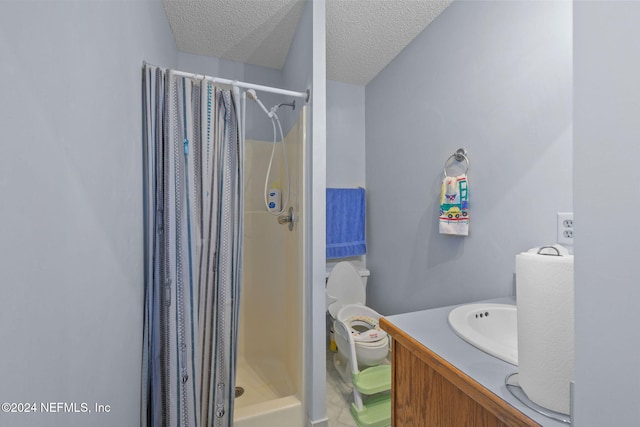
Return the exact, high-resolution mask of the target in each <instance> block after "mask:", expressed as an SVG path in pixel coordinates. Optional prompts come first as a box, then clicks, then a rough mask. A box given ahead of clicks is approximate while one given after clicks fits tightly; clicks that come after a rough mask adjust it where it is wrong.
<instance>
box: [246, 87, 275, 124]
mask: <svg viewBox="0 0 640 427" xmlns="http://www.w3.org/2000/svg"><path fill="white" fill-rule="evenodd" d="M247 96H248V97H249V99H251V100H252V101H256V103H257V104H258V105H259V106H260V108H262V111H264V113H265V114H266V115H267V116H269V118H272V117H273V114H274V113H273V112H272V111H269V110H267V107H265V106H264V104H263V103H262V101H260V100H259V99H258V95H257V94H256V91H255V90H253V89H249V90H247Z"/></svg>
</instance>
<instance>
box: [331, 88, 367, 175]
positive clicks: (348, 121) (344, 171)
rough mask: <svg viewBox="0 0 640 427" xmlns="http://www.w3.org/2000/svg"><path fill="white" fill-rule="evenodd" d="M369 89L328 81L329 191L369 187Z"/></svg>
mask: <svg viewBox="0 0 640 427" xmlns="http://www.w3.org/2000/svg"><path fill="white" fill-rule="evenodd" d="M364 100H365V87H364V86H358V85H353V84H349V83H343V82H338V81H335V80H328V81H327V187H366V165H365V152H366V150H365V102H364Z"/></svg>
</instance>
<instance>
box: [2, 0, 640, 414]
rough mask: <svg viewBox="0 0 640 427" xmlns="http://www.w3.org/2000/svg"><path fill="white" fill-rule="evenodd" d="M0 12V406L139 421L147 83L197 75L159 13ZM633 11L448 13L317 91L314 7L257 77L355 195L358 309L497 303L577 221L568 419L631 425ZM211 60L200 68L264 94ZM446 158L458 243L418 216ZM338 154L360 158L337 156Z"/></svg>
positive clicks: (320, 256)
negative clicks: (463, 213) (458, 202)
mask: <svg viewBox="0 0 640 427" xmlns="http://www.w3.org/2000/svg"><path fill="white" fill-rule="evenodd" d="M327 1H328V2H331V0H327ZM545 5H546V6H545ZM0 12H1V13H0V28H2V37H1V38H0V52H1V53H2V58H3V61H2V66H1V67H0V69H1V70H2V77H3V79H2V82H3V83H2V94H3V95H2V101H0V106H1V107H0V108H1V109H2V110H1V112H2V115H1V117H2V118H3V119H2V123H3V126H2V129H3V131H4V136H3V143H2V144H0V147H1V149H0V150H1V151H0V153H1V155H0V188H1V189H2V191H1V192H0V194H2V196H3V202H2V204H1V206H2V207H1V208H0V218H1V219H2V221H1V223H2V229H1V230H2V231H1V233H0V235H1V236H2V239H0V241H1V242H2V243H1V246H0V248H1V249H0V253H1V254H2V255H3V256H2V259H3V261H2V264H1V265H2V270H3V279H2V285H3V286H2V294H1V298H0V301H1V302H0V324H1V325H2V326H1V327H0V338H1V340H2V341H1V342H2V348H3V350H4V351H3V352H2V361H3V362H4V363H2V364H0V365H1V366H2V368H1V369H2V370H1V371H0V372H1V376H2V378H3V381H2V385H1V386H0V399H1V400H2V401H3V402H4V401H7V402H11V401H12V400H16V399H18V398H19V399H20V400H26V401H28V402H30V401H36V402H41V401H52V400H55V401H57V402H58V401H59V402H83V401H88V402H92V403H94V402H95V403H99V404H103V405H109V407H110V412H109V413H103V414H95V415H96V416H95V417H92V419H91V425H94V426H102V425H104V426H112V425H122V426H135V425H138V419H139V411H140V403H139V402H140V381H139V380H140V342H141V336H140V334H141V332H140V331H137V330H136V328H137V327H138V325H139V324H140V319H141V316H142V314H141V307H142V296H141V289H140V283H141V281H142V274H143V273H142V252H141V247H142V243H141V240H142V230H141V227H142V221H141V217H142V205H141V203H140V200H141V198H142V183H141V177H140V174H141V173H140V164H141V161H142V160H141V156H142V154H141V148H140V138H141V124H140V67H141V66H142V61H143V60H147V61H149V62H152V63H154V64H159V65H162V66H165V67H172V68H176V69H187V70H188V71H198V72H200V71H199V70H193V69H189V68H190V65H189V63H188V61H189V59H188V58H189V56H190V55H189V54H185V53H183V52H179V50H178V48H177V47H176V45H175V41H174V39H173V35H172V33H171V30H170V28H169V25H168V23H167V18H166V16H165V13H164V10H163V7H162V3H161V2H160V1H130V2H57V1H53V2H41V3H35V2H18V1H3V2H0ZM534 12H535V13H534ZM556 12H557V13H556ZM547 13H548V15H547ZM639 17H640V5H639V4H637V3H634V2H616V1H614V2H580V1H578V2H564V1H563V2H534V1H531V2H492V1H454V3H453V4H452V5H451V6H449V7H448V8H447V9H446V10H445V11H444V12H443V13H442V14H441V15H440V16H439V17H438V18H436V20H434V21H433V22H432V23H431V24H430V25H429V26H428V27H427V29H426V30H425V32H423V33H422V34H421V35H420V36H419V37H418V39H417V40H416V42H415V43H413V44H412V45H410V46H409V47H408V48H407V49H406V50H405V51H404V52H403V53H402V54H401V55H400V56H398V57H397V58H396V59H395V60H394V61H393V62H392V63H391V64H390V65H389V66H388V67H387V68H386V69H385V70H383V72H382V73H380V74H379V75H378V76H377V77H376V78H375V79H373V80H372V81H371V82H368V84H366V85H364V84H353V83H344V82H338V81H336V80H331V76H329V75H326V76H325V61H326V58H325V53H324V50H323V49H324V46H325V36H326V39H327V40H328V39H329V37H330V35H329V34H328V32H329V31H330V29H329V28H328V27H327V26H326V25H325V21H326V19H327V16H326V14H325V11H324V2H323V1H318V0H316V1H314V2H308V3H307V4H305V8H304V10H303V13H302V19H303V22H304V25H302V26H300V27H299V31H300V32H299V34H297V35H296V37H295V38H294V47H295V45H296V43H299V44H304V45H305V46H306V47H308V49H300V50H296V52H298V53H297V57H295V58H293V59H295V63H293V62H292V63H291V67H292V68H291V69H286V70H285V71H286V72H283V73H282V75H279V76H275V77H273V79H276V80H277V79H280V81H279V82H278V83H279V84H278V85H281V86H282V87H290V88H293V89H295V90H303V89H304V88H306V87H307V86H312V90H313V96H312V102H311V105H310V110H311V117H310V120H311V123H310V133H311V139H312V141H313V144H312V145H313V152H312V157H313V158H314V159H315V160H314V162H315V161H317V162H319V163H314V164H315V165H316V167H314V168H313V171H312V174H313V175H312V176H311V180H312V185H313V192H312V195H313V198H314V202H315V203H316V204H317V206H321V203H322V201H323V197H324V196H323V194H324V188H325V187H326V186H329V187H330V186H336V187H339V186H340V187H341V186H357V185H363V186H365V187H366V188H367V194H368V203H369V211H368V214H369V216H368V221H369V224H368V245H369V248H368V249H369V251H368V254H367V256H366V263H367V267H368V268H369V269H370V270H371V277H370V282H369V285H368V286H369V288H368V289H369V294H368V298H369V300H368V305H370V306H372V307H374V308H375V309H377V310H378V311H380V312H381V313H383V314H394V313H400V312H408V311H415V310H422V309H426V308H431V307H437V306H444V305H450V304H457V303H464V302H469V301H476V300H481V299H486V298H491V297H495V296H501V295H509V294H512V293H513V272H514V269H513V262H514V259H513V257H514V255H515V254H516V253H517V252H520V251H522V250H525V249H528V248H530V247H533V246H536V245H539V244H541V243H547V242H553V241H555V233H556V229H555V216H556V213H557V212H562V211H573V212H574V213H575V219H576V230H577V233H576V234H577V235H576V243H575V247H574V250H575V254H576V257H577V258H576V264H575V281H576V282H575V283H576V286H575V288H576V293H575V300H576V307H575V313H576V317H575V325H576V371H575V379H576V388H575V392H576V394H575V414H576V419H575V423H576V424H577V425H580V426H601V425H620V426H626V425H629V426H630V425H635V423H636V420H637V418H638V416H639V414H638V411H637V409H636V408H637V404H636V402H638V401H639V400H640V388H639V387H638V386H637V383H638V382H637V381H635V380H633V378H635V377H636V376H637V375H638V368H637V367H636V363H635V362H636V361H637V360H639V359H640V345H639V344H638V343H639V342H640V336H638V334H639V333H638V328H637V327H635V322H634V321H635V316H634V314H635V310H634V309H635V305H636V304H635V303H636V301H639V300H640V289H639V288H638V287H637V286H634V283H633V281H632V278H633V277H634V276H635V275H634V271H632V268H633V267H632V266H633V265H634V261H635V260H636V259H638V256H639V255H640V253H639V252H640V250H639V249H637V244H636V242H637V237H636V233H634V231H633V230H634V226H633V220H632V217H630V215H629V214H631V213H633V212H634V211H635V207H636V206H638V204H640V202H639V201H638V198H637V197H634V195H635V190H633V189H626V186H628V185H631V183H633V182H634V179H636V180H637V179H638V178H639V177H638V172H637V164H636V160H637V159H638V158H640V146H639V145H638V144H637V143H635V141H633V138H634V137H636V136H638V134H639V133H640V125H639V124H638V121H637V119H636V117H638V115H639V113H640V111H638V109H640V105H638V103H637V101H636V99H637V97H638V95H640V94H639V93H638V92H640V87H639V86H638V84H637V76H638V75H640V73H639V71H640V70H639V68H640V61H638V60H637V59H636V58H638V57H640V56H639V55H638V53H639V52H637V50H638V47H637V46H636V44H635V43H634V42H633V41H634V40H635V39H636V38H637V37H638V36H640V34H639V33H640V30H639V29H638V28H637V25H636V22H637V20H638V18H639ZM534 18H535V19H537V20H535V19H534ZM558 21H561V22H560V23H559V22H558ZM507 36H511V37H512V38H509V37H507ZM520 36H521V37H520ZM546 37H549V39H547V38H546ZM553 40H556V41H557V40H560V41H561V43H551V41H553ZM521 42H525V43H528V44H527V49H528V50H527V51H526V54H524V55H522V54H519V53H518V49H519V43H521ZM540 46H546V47H550V49H549V50H543V49H538V47H540ZM412 52H414V55H411V53H412ZM520 53H521V52H520ZM211 62H212V65H211V67H210V68H208V69H207V70H206V72H207V73H208V74H218V73H219V74H220V75H221V76H224V75H225V74H227V73H228V74H234V75H242V76H243V78H244V79H246V80H249V81H250V80H257V79H266V80H269V78H270V77H268V76H265V75H256V74H255V73H256V69H255V68H254V67H251V66H249V65H245V64H241V63H233V62H227V61H222V60H220V61H215V60H212V61H211ZM215 67H217V68H215ZM243 73H244V74H243ZM252 73H253V74H252ZM396 73H397V74H396ZM274 84H275V83H274ZM325 115H326V127H325V126H323V125H324V123H325V122H324V120H325ZM347 117H348V120H347ZM392 132H393V133H392ZM458 147H465V148H466V149H467V150H468V152H469V158H470V161H471V169H470V171H469V177H470V186H471V191H472V196H471V197H472V199H471V203H472V209H473V211H472V212H473V214H474V217H473V221H472V225H471V227H472V228H471V235H470V236H469V237H468V238H463V239H457V238H453V239H448V238H444V237H440V236H437V231H436V226H435V222H434V215H435V214H434V212H435V210H436V208H437V205H436V203H437V202H436V200H437V194H438V191H439V182H438V181H439V180H440V179H441V171H442V164H443V162H444V160H445V159H446V158H447V157H448V156H449V155H450V154H451V153H452V152H453V151H455V150H456V149H457V148H458ZM353 153H355V154H353ZM351 156H353V157H355V158H357V159H360V160H358V161H356V162H355V163H350V164H348V165H345V164H343V163H341V159H344V158H346V157H351ZM325 157H326V168H325V165H324V162H323V159H325ZM362 159H366V160H362ZM625 203H629V205H625ZM609 206H610V207H611V208H612V211H613V212H612V215H609V216H607V214H608V212H607V211H606V210H605V209H604V207H609ZM322 220H323V209H322V208H318V211H317V212H316V215H315V216H314V217H313V221H314V223H313V227H312V230H313V237H314V241H315V243H314V246H312V247H311V248H310V249H311V254H310V256H311V260H310V263H308V264H307V265H306V266H305V268H306V272H307V273H306V274H307V275H308V276H309V277H311V281H310V283H308V285H307V286H308V290H309V291H310V292H309V293H308V294H307V298H308V299H306V300H305V311H306V315H307V319H309V323H308V324H307V325H305V326H306V328H307V329H306V330H307V331H308V332H309V333H308V334H307V335H306V336H307V341H306V342H305V348H306V353H307V354H308V360H306V361H305V366H306V369H305V374H306V376H307V378H308V381H307V382H306V384H305V401H306V402H307V411H306V415H307V419H308V421H307V424H308V425H323V422H324V419H325V416H326V409H325V407H326V402H325V401H324V400H325V399H324V381H325V380H324V369H325V362H324V346H325V341H324V307H323V305H324V294H323V283H324V270H325V266H324V251H323V250H322V249H323V248H322V245H321V244H320V243H319V242H321V241H322V240H323V239H324V225H323V223H322V222H323V221H322ZM316 245H317V246H316ZM132 330H136V332H135V333H132V332H131V331H132ZM612 366H618V367H619V368H618V369H616V370H613V369H612V368H611V367H612ZM623 367H624V368H623ZM14 415H15V416H14ZM31 415H34V417H33V418H29V417H27V416H26V415H25V414H19V415H16V414H0V424H2V425H4V424H5V420H6V419H7V418H5V417H11V418H8V419H10V422H9V421H7V423H9V424H7V425H12V426H23V425H34V424H33V422H35V421H34V420H36V419H39V420H40V424H41V425H50V426H58V425H60V426H62V425H65V426H67V425H87V419H86V418H85V419H83V418H82V415H81V414H73V415H70V414H66V415H65V414H46V415H42V414H31ZM36 417H40V418H36Z"/></svg>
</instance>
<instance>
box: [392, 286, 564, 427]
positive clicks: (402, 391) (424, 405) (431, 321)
mask: <svg viewBox="0 0 640 427" xmlns="http://www.w3.org/2000/svg"><path fill="white" fill-rule="evenodd" d="M485 302H487V303H497V304H515V299H514V298H513V297H507V298H498V299H493V300H490V301H485ZM454 307H455V306H451V307H441V308H435V309H431V310H423V311H417V312H412V313H404V314H397V315H393V316H388V317H383V318H381V319H380V326H381V328H382V329H384V330H385V331H386V332H387V333H389V335H390V336H391V337H392V353H391V354H392V356H391V357H392V362H391V363H392V389H391V396H392V414H391V419H392V425H393V426H394V427H416V426H420V427H428V426H437V427H470V426H472V427H489V426H491V427H503V426H504V427H514V426H545V427H547V426H549V427H556V426H557V427H560V426H565V427H566V426H568V424H564V423H562V422H560V421H556V420H553V419H550V418H547V417H545V416H543V415H541V414H538V413H537V412H535V411H534V410H532V409H530V408H528V407H527V406H525V405H524V404H523V403H521V402H520V401H519V400H518V399H516V398H515V397H514V396H513V395H512V394H511V392H510V391H509V390H508V389H507V386H506V385H505V378H506V377H507V376H509V375H511V374H513V373H514V372H516V371H517V370H518V368H517V366H514V365H512V364H509V363H507V362H504V361H502V360H500V359H497V358H495V357H493V356H490V355H489V354H487V353H485V352H483V351H481V350H479V349H477V348H475V347H474V346H472V345H471V344H468V343H467V342H465V341H463V340H462V339H461V338H459V337H458V336H457V335H456V334H455V333H454V332H453V330H452V329H451V328H450V326H449V324H448V322H447V317H448V315H449V312H450V311H451V310H452V309H453V308H454Z"/></svg>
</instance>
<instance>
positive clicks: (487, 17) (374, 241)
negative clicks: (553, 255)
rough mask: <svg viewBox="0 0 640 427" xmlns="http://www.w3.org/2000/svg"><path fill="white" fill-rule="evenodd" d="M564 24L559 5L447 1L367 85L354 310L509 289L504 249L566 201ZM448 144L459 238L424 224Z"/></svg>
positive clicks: (567, 52) (568, 81)
mask: <svg viewBox="0 0 640 427" xmlns="http://www.w3.org/2000/svg"><path fill="white" fill-rule="evenodd" d="M571 19H572V16H571V2H494V1H473V2H466V1H459V2H454V3H453V4H452V5H451V6H450V7H449V8H447V9H446V10H445V11H444V12H443V13H442V14H441V15H440V16H439V17H438V19H436V20H435V21H434V22H433V23H432V24H431V25H429V27H427V29H426V30H425V31H424V32H423V33H422V34H420V35H419V36H418V37H417V38H416V39H415V40H414V41H413V42H412V43H411V44H410V45H409V46H407V48H405V49H404V50H403V51H402V52H401V53H400V55H398V56H397V57H396V58H395V59H394V60H393V61H392V62H391V63H390V64H389V65H388V66H387V67H386V68H385V69H384V70H383V71H382V72H381V73H380V74H379V75H378V76H377V77H376V78H375V79H374V80H373V81H372V82H371V83H369V84H368V85H367V87H366V137H367V146H366V176H367V188H368V194H369V199H368V215H369V218H368V230H367V233H368V234H367V237H368V247H369V253H368V254H367V266H368V268H369V269H370V270H371V277H370V279H369V280H370V284H369V287H368V294H367V298H368V305H370V306H372V307H373V308H374V309H376V310H378V311H379V312H381V313H383V314H393V313H398V312H408V311H414V310H419V309H425V308H430V307H435V306H443V305H448V304H454V303H462V302H467V301H477V300H481V299H486V298H491V297H497V296H504V295H512V294H513V292H514V284H513V273H514V257H515V255H516V253H518V252H521V251H524V250H527V249H529V248H531V247H533V246H538V245H541V244H546V243H554V242H555V241H556V213H557V212H562V211H571V210H572V188H571V186H572V161H571V154H572V111H571V101H572V63H571V61H572V60H571V57H572V54H571V49H572V45H571V44H572V34H571V31H572V27H571ZM458 147H466V148H467V149H468V151H469V158H470V161H471V169H470V170H469V182H470V184H469V185H470V207H471V226H470V227H471V228H470V230H471V231H470V236H469V237H451V236H444V235H440V234H439V233H438V222H437V215H438V202H439V194H440V184H441V182H442V177H443V172H442V169H443V165H444V162H445V160H446V159H447V158H448V157H449V156H450V155H451V154H452V153H453V152H454V151H455V150H456V149H457V148H458ZM450 173H453V170H451V171H450Z"/></svg>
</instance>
